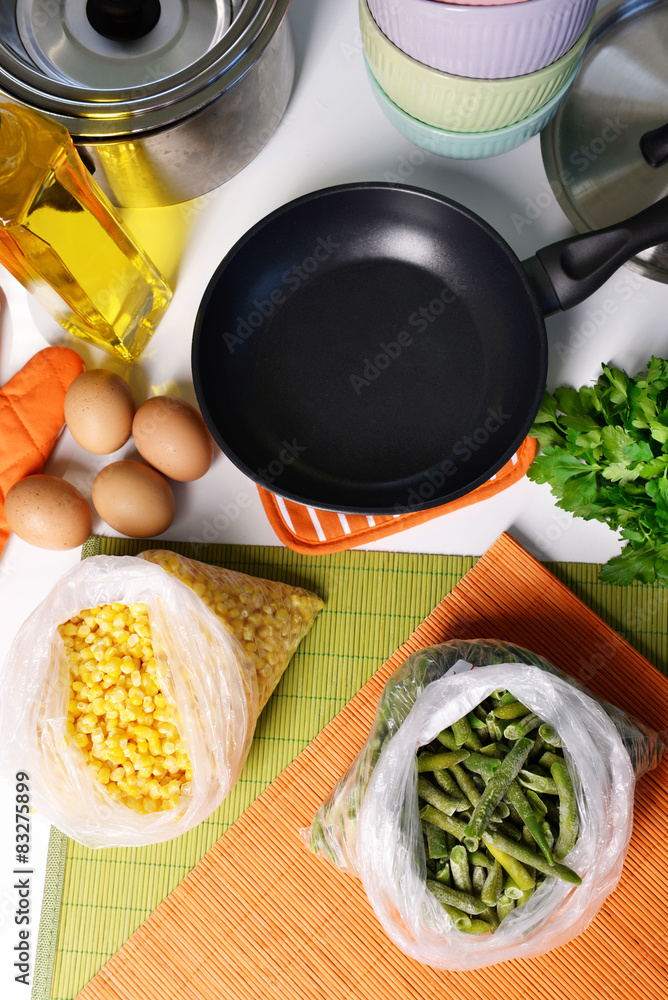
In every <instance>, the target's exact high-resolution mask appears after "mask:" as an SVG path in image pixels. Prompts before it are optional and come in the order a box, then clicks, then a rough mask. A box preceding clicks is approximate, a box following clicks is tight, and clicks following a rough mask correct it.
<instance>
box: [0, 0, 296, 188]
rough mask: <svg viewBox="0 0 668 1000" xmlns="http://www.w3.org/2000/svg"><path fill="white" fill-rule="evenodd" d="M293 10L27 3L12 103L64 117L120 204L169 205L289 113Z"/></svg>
mask: <svg viewBox="0 0 668 1000" xmlns="http://www.w3.org/2000/svg"><path fill="white" fill-rule="evenodd" d="M289 2H290V0H87V2H86V0H78V2H73V0H48V2H45V0H14V2H12V3H7V4H3V5H0V6H1V8H2V9H0V94H3V95H5V96H7V97H9V98H11V99H13V100H15V101H18V102H20V103H21V104H24V105H26V106H27V107H30V108H33V109H35V110H37V111H41V112H43V113H44V114H48V115H50V116H51V117H52V118H55V119H56V120H57V121H59V122H60V123H61V124H62V125H64V126H65V127H66V128H67V130H68V131H69V133H70V135H71V136H72V138H73V139H74V141H75V143H76V145H77V147H78V148H79V150H80V151H81V152H82V154H83V156H84V159H85V160H86V163H87V164H88V165H89V166H91V167H92V168H93V169H94V171H95V179H96V181H98V183H99V184H100V185H101V187H102V188H103V189H104V190H105V191H106V192H107V194H108V195H109V196H110V198H111V199H112V201H114V202H115V203H116V204H117V205H123V206H129V207H145V206H151V205H170V204H175V203H177V202H181V201H185V200H187V199H189V198H195V197H197V196H198V195H202V194H204V193H205V192H207V191H211V190H213V189H214V188H216V187H218V186H219V185H220V184H222V183H223V182H224V181H226V180H228V179H229V178H230V177H232V176H233V175H234V174H236V173H238V171H239V170H241V169H242V168H243V167H244V166H246V164H247V163H249V162H250V160H252V159H253V157H254V156H255V155H256V154H257V153H258V152H259V151H260V150H261V149H262V148H263V146H264V145H265V144H266V142H267V141H268V139H269V138H270V136H271V135H272V134H273V132H274V131H275V129H276V127H277V126H278V124H279V122H280V120H281V118H282V115H283V112H284V111H285V108H286V105H287V103H288V99H289V97H290V92H291V90H292V83H293V78H294V69H295V60H294V50H293V45H292V36H291V34H290V27H289V24H288V21H287V18H286V13H287V9H288V5H289Z"/></svg>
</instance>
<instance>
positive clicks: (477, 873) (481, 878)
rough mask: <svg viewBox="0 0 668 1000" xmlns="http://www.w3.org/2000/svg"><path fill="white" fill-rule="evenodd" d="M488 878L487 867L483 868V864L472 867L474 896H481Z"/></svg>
mask: <svg viewBox="0 0 668 1000" xmlns="http://www.w3.org/2000/svg"><path fill="white" fill-rule="evenodd" d="M486 878H487V869H486V868H483V867H482V866H481V865H474V866H473V868H472V869H471V885H472V886H473V895H474V896H480V894H481V892H482V889H483V886H484V884H485V879H486Z"/></svg>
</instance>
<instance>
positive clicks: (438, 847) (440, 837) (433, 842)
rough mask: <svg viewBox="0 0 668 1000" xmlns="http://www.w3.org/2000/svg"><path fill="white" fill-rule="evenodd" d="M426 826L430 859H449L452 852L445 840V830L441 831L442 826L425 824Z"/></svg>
mask: <svg viewBox="0 0 668 1000" xmlns="http://www.w3.org/2000/svg"><path fill="white" fill-rule="evenodd" d="M424 826H425V832H426V834H427V855H428V856H429V857H430V858H447V856H448V854H449V853H450V852H449V851H448V844H447V841H446V839H445V830H441V828H440V826H434V824H433V823H425V824H424Z"/></svg>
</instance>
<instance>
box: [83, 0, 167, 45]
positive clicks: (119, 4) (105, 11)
mask: <svg viewBox="0 0 668 1000" xmlns="http://www.w3.org/2000/svg"><path fill="white" fill-rule="evenodd" d="M86 17H87V18H88V21H89V23H90V24H91V25H92V27H93V28H95V30H96V31H97V32H98V34H100V35H104V37H105V38H110V39H112V40H113V41H115V42H132V41H136V39H138V38H143V37H144V35H147V34H148V33H149V31H152V30H153V28H155V26H156V24H157V23H158V20H159V19H160V0H88V2H87V3H86Z"/></svg>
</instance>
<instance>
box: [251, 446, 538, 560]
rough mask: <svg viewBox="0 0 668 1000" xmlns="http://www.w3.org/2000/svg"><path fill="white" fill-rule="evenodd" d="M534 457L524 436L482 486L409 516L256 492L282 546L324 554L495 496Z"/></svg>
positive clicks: (421, 522) (261, 489)
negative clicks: (350, 510)
mask: <svg viewBox="0 0 668 1000" xmlns="http://www.w3.org/2000/svg"><path fill="white" fill-rule="evenodd" d="M535 454H536V441H535V440H534V439H533V438H525V439H524V441H523V442H522V444H521V445H520V446H519V448H518V449H517V451H516V452H515V454H514V455H513V456H512V458H511V459H510V461H508V462H506V464H505V465H504V466H503V467H502V468H501V469H499V471H498V472H497V473H496V475H494V476H492V477H491V478H490V479H488V480H487V482H486V483H483V484H482V486H478V488H477V489H475V490H473V491H472V492H471V493H467V494H466V495H465V496H463V497H459V498H458V499H457V500H451V501H450V503H446V504H443V505H442V506H441V507H432V508H431V509H430V510H417V511H411V512H410V513H408V514H382V515H378V514H375V515H371V514H343V513H338V512H337V511H332V510H318V509H316V508H315V507H308V506H306V505H305V504H301V503H296V502H295V501H294V500H286V499H285V497H281V496H277V495H276V494H274V493H271V492H269V490H265V489H264V488H263V487H262V486H258V488H257V489H258V493H259V494H260V500H261V501H262V506H263V507H264V509H265V512H266V514H267V517H268V518H269V522H270V524H271V526H272V528H273V529H274V531H275V532H276V534H277V535H278V537H279V538H280V540H281V541H282V542H283V544H284V545H287V546H288V548H290V549H294V551H295V552H303V553H305V554H306V555H325V554H327V553H329V552H340V551H341V550H343V549H353V548H355V547H356V546H358V545H363V544H364V543H365V542H371V541H374V540H375V539H376V538H384V537H385V536H386V535H394V534H396V533H397V532H399V531H405V529H406V528H412V527H414V526H415V525H416V524H424V523H425V522H426V521H431V520H433V519H434V518H436V517H441V516H442V515H443V514H448V513H450V512H451V511H453V510H459V509H460V508H462V507H468V506H469V504H472V503H478V501H480V500H486V499H487V498H488V497H493V496H495V494H497V493H500V492H501V491H502V490H505V489H506V488H507V487H508V486H512V484H513V483H516V482H517V481H518V480H519V479H521V478H522V476H524V474H525V472H526V470H527V469H528V467H529V465H530V464H531V462H532V461H533V457H534V455H535Z"/></svg>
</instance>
